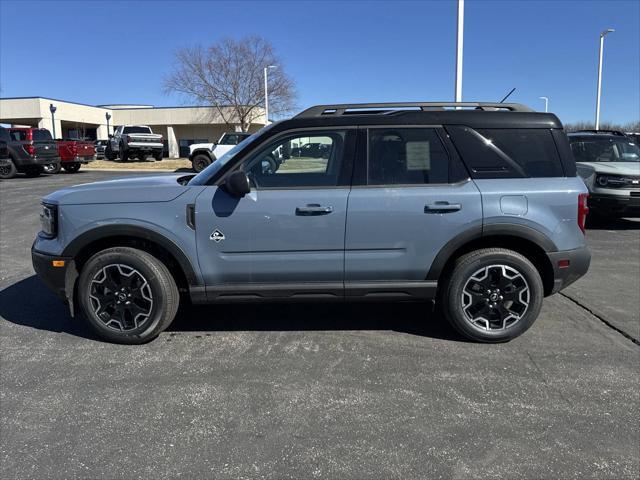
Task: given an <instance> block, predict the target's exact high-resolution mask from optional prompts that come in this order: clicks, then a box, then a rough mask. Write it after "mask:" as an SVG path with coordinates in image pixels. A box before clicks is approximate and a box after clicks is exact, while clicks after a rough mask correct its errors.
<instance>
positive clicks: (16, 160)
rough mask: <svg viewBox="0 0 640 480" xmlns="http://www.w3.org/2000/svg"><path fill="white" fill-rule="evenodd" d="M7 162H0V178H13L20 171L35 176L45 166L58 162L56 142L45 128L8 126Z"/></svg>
mask: <svg viewBox="0 0 640 480" xmlns="http://www.w3.org/2000/svg"><path fill="white" fill-rule="evenodd" d="M8 130H9V140H8V141H7V150H8V153H9V162H0V163H1V165H0V178H4V179H8V178H13V177H15V175H16V174H17V173H18V172H20V173H24V174H26V175H27V176H28V177H37V176H38V175H40V174H41V173H42V172H43V171H44V169H45V168H49V166H54V167H55V165H57V164H59V163H60V157H59V156H58V148H57V146H56V142H55V141H54V140H53V138H52V137H51V133H50V132H49V130H47V129H46V128H31V127H20V128H9V129H8Z"/></svg>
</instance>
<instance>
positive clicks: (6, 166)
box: [0, 127, 11, 178]
mask: <svg viewBox="0 0 640 480" xmlns="http://www.w3.org/2000/svg"><path fill="white" fill-rule="evenodd" d="M10 141H11V137H10V136H9V130H7V129H6V128H4V127H0V178H4V177H3V175H5V174H7V173H9V172H10V171H11V160H10V159H9V148H8V147H7V144H8V143H9V142H10Z"/></svg>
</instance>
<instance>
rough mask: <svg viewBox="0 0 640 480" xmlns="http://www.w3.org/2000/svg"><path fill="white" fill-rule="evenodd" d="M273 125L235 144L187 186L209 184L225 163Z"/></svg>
mask: <svg viewBox="0 0 640 480" xmlns="http://www.w3.org/2000/svg"><path fill="white" fill-rule="evenodd" d="M274 125H276V123H272V124H270V125H267V126H266V127H263V128H261V129H260V130H258V131H257V132H256V133H254V134H253V135H251V136H250V137H247V138H245V139H244V140H243V141H241V142H240V143H239V144H237V145H236V146H235V147H233V148H232V149H231V150H229V151H228V152H227V153H225V154H224V155H222V156H221V157H220V158H218V159H217V160H216V161H215V162H213V163H212V164H211V165H209V166H208V167H207V168H205V169H204V170H202V171H201V172H200V173H199V174H197V175H196V176H195V177H193V178H192V179H191V181H190V182H189V185H206V184H207V183H208V182H209V180H211V179H212V178H213V177H215V176H216V175H217V173H218V172H219V171H220V170H221V169H222V167H224V166H225V165H226V164H227V163H229V162H230V161H231V160H232V159H233V157H235V156H236V154H237V153H238V152H239V151H241V150H242V149H244V147H246V146H247V145H249V144H250V143H251V142H253V141H254V140H255V139H256V138H258V137H259V136H260V135H262V134H263V133H264V132H266V131H267V130H269V129H271V128H272V127H273V126H274Z"/></svg>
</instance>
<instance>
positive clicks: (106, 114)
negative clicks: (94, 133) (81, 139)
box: [104, 112, 111, 137]
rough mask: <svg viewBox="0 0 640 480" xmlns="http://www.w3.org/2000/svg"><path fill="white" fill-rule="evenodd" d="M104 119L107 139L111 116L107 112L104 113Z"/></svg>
mask: <svg viewBox="0 0 640 480" xmlns="http://www.w3.org/2000/svg"><path fill="white" fill-rule="evenodd" d="M104 118H106V119H107V137H109V120H110V119H111V114H110V113H109V112H106V113H105V114H104Z"/></svg>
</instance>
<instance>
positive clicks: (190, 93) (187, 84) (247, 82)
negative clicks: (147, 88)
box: [164, 36, 296, 132]
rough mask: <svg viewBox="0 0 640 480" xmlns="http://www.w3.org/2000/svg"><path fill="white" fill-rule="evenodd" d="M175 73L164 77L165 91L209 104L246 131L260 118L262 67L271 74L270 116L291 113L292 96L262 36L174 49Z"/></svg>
mask: <svg viewBox="0 0 640 480" xmlns="http://www.w3.org/2000/svg"><path fill="white" fill-rule="evenodd" d="M175 57H176V62H175V66H174V69H173V71H172V72H171V73H170V74H169V76H168V77H167V78H166V79H165V82H164V88H165V91H166V92H167V93H179V94H182V95H184V96H185V97H187V99H188V100H190V101H192V102H197V103H200V104H206V105H212V106H214V107H215V108H216V110H217V112H218V113H219V114H220V116H221V117H222V119H223V121H224V122H225V123H226V124H227V125H230V124H233V123H239V124H240V126H241V128H242V131H244V132H246V131H247V130H248V129H249V127H250V126H251V124H252V123H254V122H255V121H256V120H257V119H258V118H259V117H261V116H262V115H264V77H263V72H264V68H265V67H267V66H269V65H277V67H278V68H276V69H272V70H270V71H269V85H268V88H269V112H270V113H272V114H275V115H278V114H282V113H286V112H290V111H292V110H293V109H294V106H295V99H296V92H295V86H294V82H293V80H292V79H291V78H290V77H289V76H288V75H287V74H286V72H285V70H284V67H283V64H282V61H281V60H280V59H279V58H278V57H277V55H276V54H275V52H274V49H273V46H272V45H271V43H269V42H268V41H267V40H265V39H264V38H262V37H257V36H250V37H245V38H241V39H239V40H234V39H230V38H227V39H224V40H222V41H221V42H219V43H215V44H213V45H211V46H209V47H203V46H201V45H196V46H193V47H186V48H182V49H179V50H177V51H176V54H175Z"/></svg>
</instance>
